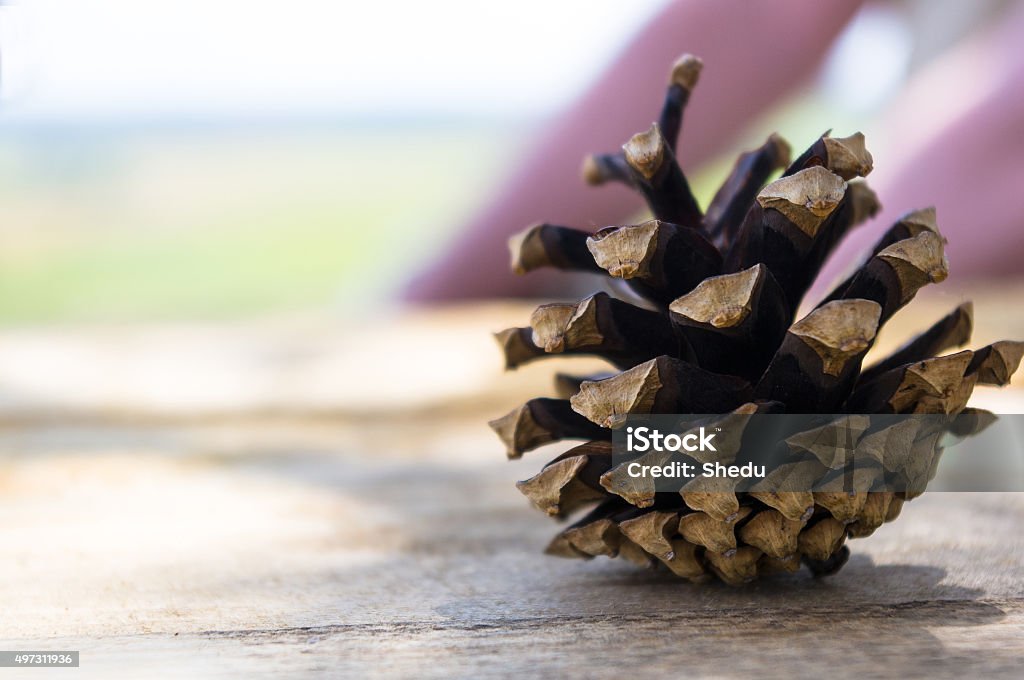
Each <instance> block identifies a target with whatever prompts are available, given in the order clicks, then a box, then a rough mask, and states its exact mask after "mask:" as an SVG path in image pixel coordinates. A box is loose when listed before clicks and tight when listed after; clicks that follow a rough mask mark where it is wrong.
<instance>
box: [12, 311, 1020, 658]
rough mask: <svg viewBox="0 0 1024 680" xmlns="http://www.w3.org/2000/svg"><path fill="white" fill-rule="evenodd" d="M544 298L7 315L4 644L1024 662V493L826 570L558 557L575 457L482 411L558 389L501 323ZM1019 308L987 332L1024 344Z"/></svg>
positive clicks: (86, 653) (908, 519) (150, 654)
mask: <svg viewBox="0 0 1024 680" xmlns="http://www.w3.org/2000/svg"><path fill="white" fill-rule="evenodd" d="M956 302H957V300H955V299H952V300H951V299H942V300H937V301H934V302H933V303H928V302H925V304H926V305H929V304H931V305H932V306H931V307H929V308H928V309H925V310H923V312H924V313H925V314H931V313H933V312H934V313H935V314H936V315H937V314H940V313H941V312H942V311H943V310H945V309H946V308H951V307H952V306H954V305H955V304H956ZM1000 305H1001V302H1000V301H999V300H997V299H995V298H992V300H991V302H989V303H987V304H980V305H979V309H978V314H977V319H978V324H979V326H981V327H983V328H984V327H985V325H986V321H985V315H986V314H994V313H995V312H996V311H997V310H998V309H1000V308H1002V307H1000ZM526 313H527V312H526V310H525V309H524V308H523V307H517V306H490V307H484V308H474V309H469V310H467V309H462V310H451V311H447V312H436V313H431V314H424V313H421V314H415V315H408V314H406V315H396V316H394V317H391V318H388V319H383V320H379V321H376V322H374V323H372V324H369V325H363V326H360V327H359V328H353V327H347V326H346V324H345V323H344V322H343V320H340V319H326V318H313V317H302V318H290V319H275V320H268V321H264V322H252V323H240V324H218V325H206V326H173V327H172V326H162V327H150V328H122V329H111V328H105V329H74V331H73V332H69V331H67V330H65V329H48V330H34V331H5V332H3V333H0V418H2V427H0V456H2V462H3V464H2V468H0V541H2V545H3V547H4V552H3V559H0V601H2V602H3V609H2V611H3V615H2V616H0V648H3V649H28V648H35V649H40V648H41V649H79V650H81V652H82V667H81V668H80V669H79V670H78V671H69V670H66V669H55V670H52V671H46V670H32V671H31V672H28V671H24V672H23V675H24V676H25V677H33V678H34V677H72V676H73V675H74V676H77V677H103V678H110V677H132V678H137V677H164V676H169V677H185V676H187V677H205V676H216V675H224V676H237V675H244V676H251V677H259V676H261V675H263V674H267V675H271V674H274V673H277V674H287V675H288V676H290V677H301V676H303V675H312V674H315V673H322V672H331V673H335V674H337V675H345V676H349V675H356V674H359V675H370V676H415V677H451V676H453V675H454V676H467V675H483V676H506V675H510V674H513V673H525V674H526V677H531V676H536V675H547V676H551V675H555V674H558V675H561V676H568V677H581V678H582V677H587V678H592V677H631V676H633V675H637V674H643V675H650V676H651V677H654V676H655V675H653V674H671V675H674V676H682V675H686V676H714V677H750V676H753V675H756V676H759V677H786V676H790V677H806V676H808V675H811V674H819V673H820V674H822V675H827V676H828V677H837V676H838V677H847V676H857V677H886V676H895V675H908V676H911V677H914V676H923V675H928V676H930V677H958V676H961V675H963V674H964V673H967V672H971V673H984V674H985V675H987V676H996V677H999V676H1006V677H1019V673H1020V671H1019V669H1020V667H1021V661H1022V658H1024V538H1022V534H1021V531H1020V524H1021V520H1022V519H1024V494H950V493H929V494H926V495H925V496H924V497H922V498H919V499H917V500H915V501H913V502H912V503H910V504H908V505H907V506H906V507H905V508H904V511H903V515H902V516H901V517H900V519H899V520H898V521H897V522H896V523H894V524H892V525H886V526H884V527H882V528H881V529H880V530H879V531H878V532H877V533H876V534H875V535H874V536H872V537H870V538H868V539H863V540H857V541H853V542H852V543H851V548H852V550H853V557H852V559H851V561H850V563H849V565H847V567H846V569H844V570H843V571H842V572H841V573H840V574H838V575H837V576H835V577H833V578H830V579H827V580H817V581H816V580H813V579H811V578H810V577H809V576H807V575H806V574H800V575H797V576H790V577H779V578H774V579H771V580H765V581H762V582H760V583H758V584H757V585H755V586H753V587H749V588H744V589H732V588H728V587H726V586H720V585H712V586H694V585H690V584H686V583H681V582H679V581H677V580H676V579H674V578H673V577H671V576H670V575H667V574H666V573H664V572H660V573H659V572H645V571H639V570H637V569H636V568H634V567H632V566H631V565H629V564H626V563H620V561H619V560H615V561H610V560H606V559H595V560H593V561H590V562H579V561H569V560H559V559H556V558H551V557H546V556H544V555H542V554H541V550H542V549H543V547H544V545H545V544H546V542H547V539H548V538H549V537H550V536H551V535H552V534H553V533H554V531H555V530H556V529H557V526H558V525H557V524H555V523H554V522H552V521H551V520H549V519H547V518H545V517H543V516H542V515H541V514H540V513H538V512H536V511H534V510H532V509H531V508H529V507H528V506H527V504H526V502H525V500H524V499H523V498H522V496H520V495H519V493H518V492H517V491H516V490H515V487H514V484H513V482H514V481H515V480H517V479H521V478H525V477H527V476H530V475H531V474H533V473H534V472H535V471H536V470H537V469H539V466H540V464H541V463H542V461H544V460H546V459H547V458H548V457H549V454H550V453H551V450H542V451H539V452H534V453H530V454H527V455H526V456H525V457H524V459H523V460H521V461H517V462H507V461H505V460H504V455H503V452H502V447H501V445H500V444H499V443H498V442H497V440H496V439H495V438H494V437H493V435H492V433H491V432H490V431H489V430H488V429H487V428H486V425H485V424H484V422H485V420H486V419H487V418H488V417H493V416H495V415H498V414H501V413H502V412H503V411H505V410H507V409H508V408H510V407H511V406H513V405H515V404H516V403H517V402H519V401H521V400H523V399H525V398H526V397H527V396H532V395H536V394H539V393H542V392H544V391H546V390H547V376H548V375H550V373H551V368H550V367H528V368H525V369H523V370H521V371H519V372H517V373H515V374H513V375H510V376H504V377H503V376H502V375H501V374H500V371H499V366H498V356H497V352H496V350H495V348H494V347H493V346H492V343H491V341H490V339H489V338H488V337H487V333H488V331H491V330H497V329H500V328H502V327H504V326H507V325H512V324H515V323H519V322H521V321H522V320H524V319H525V318H526ZM1002 317H1003V318H1002V319H1001V320H1000V321H999V322H998V323H997V324H994V325H995V326H996V327H995V328H994V329H993V330H992V331H991V332H989V333H982V334H979V335H980V337H979V344H980V342H981V341H984V340H986V339H988V338H989V336H991V335H994V334H995V333H996V332H997V331H998V332H1002V333H1004V334H1005V333H1011V334H1014V336H1015V337H1024V332H1021V331H1022V330H1024V328H1021V325H1024V320H1020V319H1017V318H1016V317H1015V316H1010V317H1009V318H1007V315H1006V314H1002ZM990 318H991V317H990ZM915 321H916V320H914V319H908V320H907V325H908V327H912V326H913V325H914V323H915ZM918 323H919V322H918ZM890 335H891V337H887V338H883V341H885V342H887V343H889V344H890V345H891V344H897V343H898V342H899V341H900V340H902V339H903V338H902V337H901V332H900V331H899V328H898V327H897V329H896V330H895V331H893V332H892V333H890ZM385 357H391V358H392V360H390V361H387V362H384V361H383V358H385ZM580 367H581V364H579V363H578V364H577V365H576V368H580ZM1021 394H1022V393H1021V391H1018V389H1017V388H1011V391H1009V392H1007V393H1004V394H1003V395H1000V396H997V395H995V394H994V393H989V392H984V393H982V394H980V395H979V401H980V402H982V403H985V404H986V405H987V406H989V407H992V406H995V407H996V408H997V409H998V410H1001V411H1003V412H1015V411H1021V405H1022V403H1024V400H1022V398H1021ZM17 673H18V672H17V671H11V670H9V669H0V678H6V677H20V676H18V675H17Z"/></svg>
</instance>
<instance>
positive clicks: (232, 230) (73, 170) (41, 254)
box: [0, 100, 841, 326]
mask: <svg viewBox="0 0 1024 680" xmlns="http://www.w3.org/2000/svg"><path fill="white" fill-rule="evenodd" d="M837 118H838V116H836V115H835V114H834V112H826V110H825V107H824V106H823V105H822V104H821V103H820V102H816V103H814V104H813V105H808V103H807V102H806V100H805V101H804V102H802V104H801V103H800V102H795V103H791V104H790V105H788V106H787V107H785V108H780V109H779V110H778V111H775V112H771V113H770V114H769V115H768V116H766V117H765V118H763V119H762V120H761V121H759V122H758V123H756V124H755V125H754V126H753V127H752V128H751V129H750V130H747V131H744V132H743V133H742V134H741V136H740V137H741V138H740V139H739V140H738V141H737V144H736V148H735V149H732V150H728V151H726V152H725V153H724V154H723V156H722V158H721V159H720V160H718V161H717V162H714V163H711V164H709V165H708V166H707V167H705V168H703V169H702V171H701V172H700V173H698V174H697V175H695V176H694V177H693V178H692V180H693V181H692V184H693V187H694V190H695V192H696V193H697V195H698V197H699V198H700V199H701V200H702V202H706V201H707V200H708V199H709V198H710V197H711V195H712V194H713V192H714V189H715V187H716V186H717V182H718V181H720V179H721V177H722V176H723V175H724V174H725V173H726V172H727V171H728V169H729V166H730V165H731V163H732V160H733V159H734V157H735V156H734V153H735V152H736V151H737V150H738V149H742V148H750V147H752V146H756V145H758V144H760V143H761V141H762V140H763V139H764V136H765V135H767V133H768V132H769V131H771V130H776V129H778V130H782V131H783V133H784V134H785V135H786V136H787V137H789V139H790V140H791V141H792V142H793V143H794V145H797V146H799V145H802V144H806V143H808V142H810V141H811V140H812V139H813V138H814V137H815V136H816V135H817V134H819V133H820V132H821V131H822V129H824V127H825V126H824V125H823V124H822V121H823V120H831V121H837ZM840 125H841V122H840ZM840 129H841V128H840ZM528 136H529V126H528V125H526V124H520V125H510V124H508V123H507V122H498V121H474V122H471V123H465V122H462V123H460V122H457V121H439V122H420V123H410V122H405V123H390V124H389V123H386V122H378V123H375V124H373V125H366V124H354V123H346V124H342V123H336V124H328V123H324V122H315V121H314V122H312V123H308V122H307V123H302V122H294V121H293V122H290V123H280V124H270V123H264V124H259V125H256V124H251V125H246V124H237V123H236V124H228V123H226V122H225V123H221V124H216V123H209V122H207V123H204V124H195V125H188V124H185V123H181V122H179V123H176V124H174V125H159V124H152V125H144V124H139V123H136V124H133V125H132V126H131V127H120V128H119V127H116V126H112V125H107V126H101V125H92V126H89V125H82V126H77V127H67V126H65V127H56V126H49V127H37V128H22V129H17V128H2V127H0V205H2V206H3V216H4V219H3V220H2V221H0V325H6V326H10V325H17V324H41V323H42V324H50V323H64V322H67V323H94V322H96V323H102V322H121V321H128V322H131V321H154V320H168V319H213V318H218V319H221V318H237V317H242V316H248V315H254V314H265V313H274V312H278V311H289V310H303V309H323V308H325V307H328V308H330V307H333V308H335V309H337V310H339V311H342V312H356V311H358V310H360V309H365V308H366V307H367V306H368V305H372V304H374V303H376V302H379V301H380V300H382V299H386V298H387V297H388V296H391V295H393V294H394V293H395V291H396V289H397V287H398V286H399V285H400V284H401V283H402V281H403V280H404V278H405V277H407V276H408V275H409V273H410V271H411V270H415V269H416V268H418V267H419V266H420V263H421V262H422V261H425V260H429V259H430V258H431V257H432V256H433V255H434V254H435V253H436V250H437V249H438V248H439V247H443V244H444V242H445V238H444V237H453V236H454V232H455V230H456V228H457V227H458V226H459V225H460V223H461V222H462V221H463V220H464V219H465V218H466V216H467V214H468V213H469V212H470V211H472V210H473V209H474V208H475V207H476V206H477V205H478V204H479V203H480V202H482V201H483V200H485V199H486V197H487V195H488V193H489V192H490V191H493V190H494V186H495V182H496V180H497V178H498V177H500V176H501V171H502V165H503V164H508V163H511V162H513V161H514V159H515V157H516V155H517V154H518V153H519V152H520V149H521V147H522V143H523V141H524V140H526V139H527V138H528ZM684 143H685V140H684ZM575 180H576V178H572V177H570V178H566V181H575ZM438 235H440V236H441V237H442V238H440V239H439V238H437V236H438Z"/></svg>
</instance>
